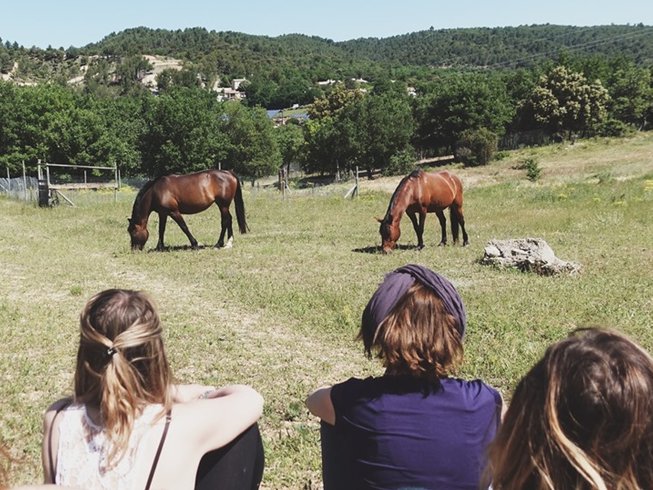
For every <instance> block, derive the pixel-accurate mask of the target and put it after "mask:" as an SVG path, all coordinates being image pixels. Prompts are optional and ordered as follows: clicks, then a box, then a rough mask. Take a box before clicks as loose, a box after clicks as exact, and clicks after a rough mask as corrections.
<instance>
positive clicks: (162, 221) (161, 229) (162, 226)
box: [156, 212, 168, 251]
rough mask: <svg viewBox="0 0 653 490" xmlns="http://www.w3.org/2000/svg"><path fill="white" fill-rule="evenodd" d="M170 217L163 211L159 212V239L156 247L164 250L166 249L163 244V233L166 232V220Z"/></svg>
mask: <svg viewBox="0 0 653 490" xmlns="http://www.w3.org/2000/svg"><path fill="white" fill-rule="evenodd" d="M167 219H168V214H167V213H164V212H161V213H159V241H158V242H157V244H156V249H157V250H158V251H162V250H164V249H165V245H164V244H163V235H164V234H165V232H166V220H167Z"/></svg>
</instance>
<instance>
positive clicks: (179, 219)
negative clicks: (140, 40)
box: [170, 211, 197, 249]
mask: <svg viewBox="0 0 653 490" xmlns="http://www.w3.org/2000/svg"><path fill="white" fill-rule="evenodd" d="M170 217H171V218H172V219H173V220H175V223H177V224H178V225H179V228H181V231H183V232H184V234H185V235H186V236H187V237H188V240H190V246H191V248H194V249H195V248H197V240H195V237H194V236H193V234H192V233H191V232H190V230H189V229H188V226H186V222H185V221H184V218H183V216H182V215H181V213H180V212H179V211H173V212H172V213H170Z"/></svg>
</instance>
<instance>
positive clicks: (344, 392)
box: [331, 377, 382, 399]
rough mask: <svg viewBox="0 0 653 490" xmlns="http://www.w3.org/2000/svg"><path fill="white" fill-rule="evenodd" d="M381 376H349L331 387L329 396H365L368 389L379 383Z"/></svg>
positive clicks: (338, 397) (336, 397) (333, 397)
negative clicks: (360, 377)
mask: <svg viewBox="0 0 653 490" xmlns="http://www.w3.org/2000/svg"><path fill="white" fill-rule="evenodd" d="M381 379H382V378H372V377H370V378H365V379H359V378H349V379H348V380H346V381H343V382H341V383H337V384H335V385H333V386H332V387H331V398H332V399H340V398H347V397H349V396H356V395H358V396H365V394H366V393H368V392H369V391H370V390H373V389H374V387H376V386H378V385H379V380H381Z"/></svg>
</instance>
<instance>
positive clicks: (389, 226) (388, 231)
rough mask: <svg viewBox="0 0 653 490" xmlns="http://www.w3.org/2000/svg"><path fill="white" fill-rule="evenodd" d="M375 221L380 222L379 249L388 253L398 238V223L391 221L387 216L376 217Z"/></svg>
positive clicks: (395, 244) (399, 231) (399, 232)
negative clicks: (382, 217)
mask: <svg viewBox="0 0 653 490" xmlns="http://www.w3.org/2000/svg"><path fill="white" fill-rule="evenodd" d="M377 221H378V222H379V223H381V226H379V233H380V234H381V250H382V251H383V253H384V254H387V253H390V252H392V250H393V249H394V248H395V247H396V246H397V240H399V236H400V235H401V230H400V229H399V226H398V225H395V224H393V223H392V221H391V220H389V219H387V218H384V219H379V218H377Z"/></svg>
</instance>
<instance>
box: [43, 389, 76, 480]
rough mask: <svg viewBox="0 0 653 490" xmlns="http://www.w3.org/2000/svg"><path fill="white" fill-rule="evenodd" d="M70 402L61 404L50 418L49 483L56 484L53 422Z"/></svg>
mask: <svg viewBox="0 0 653 490" xmlns="http://www.w3.org/2000/svg"><path fill="white" fill-rule="evenodd" d="M71 401H72V400H67V401H66V402H65V403H62V404H61V406H60V407H59V408H57V411H56V412H55V413H54V417H52V422H50V428H49V430H48V459H49V460H50V481H51V482H52V483H56V482H55V481H54V479H55V477H56V476H57V475H56V473H57V472H56V470H55V467H54V457H53V456H52V431H53V430H54V421H55V420H56V419H57V415H59V413H60V412H61V411H62V410H63V409H64V408H66V407H67V406H68V405H70V403H71Z"/></svg>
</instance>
